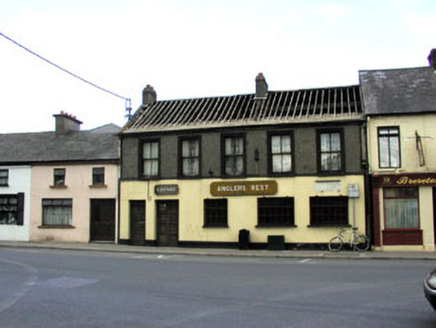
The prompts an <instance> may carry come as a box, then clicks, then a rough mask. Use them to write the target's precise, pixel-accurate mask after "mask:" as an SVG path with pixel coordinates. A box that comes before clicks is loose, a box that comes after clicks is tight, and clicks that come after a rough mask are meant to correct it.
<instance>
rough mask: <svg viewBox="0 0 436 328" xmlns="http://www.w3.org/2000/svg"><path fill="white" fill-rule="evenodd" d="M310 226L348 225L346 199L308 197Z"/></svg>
mask: <svg viewBox="0 0 436 328" xmlns="http://www.w3.org/2000/svg"><path fill="white" fill-rule="evenodd" d="M310 225H311V226H343V225H348V197H344V196H337V197H310Z"/></svg>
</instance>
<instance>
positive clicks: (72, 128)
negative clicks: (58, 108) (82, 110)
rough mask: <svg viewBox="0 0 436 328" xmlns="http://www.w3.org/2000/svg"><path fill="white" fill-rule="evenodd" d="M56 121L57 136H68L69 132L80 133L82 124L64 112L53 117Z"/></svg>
mask: <svg viewBox="0 0 436 328" xmlns="http://www.w3.org/2000/svg"><path fill="white" fill-rule="evenodd" d="M53 116H54V117H55V119H56V126H55V131H56V134H66V133H68V132H77V131H80V124H82V122H80V121H79V120H78V119H77V118H76V117H75V116H73V115H70V114H68V113H64V112H63V111H62V112H61V113H60V114H55V115H53Z"/></svg>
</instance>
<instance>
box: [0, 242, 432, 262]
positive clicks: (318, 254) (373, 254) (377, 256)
mask: <svg viewBox="0 0 436 328" xmlns="http://www.w3.org/2000/svg"><path fill="white" fill-rule="evenodd" d="M0 248H16V249H54V250H73V251H94V252H117V253H134V254H151V255H152V254H154V255H192V256H222V257H258V258H301V259H306V258H325V259H364V260H368V259H373V260H429V261H435V263H436V252H396V251H383V252H380V251H368V252H353V251H341V252H337V253H332V252H329V251H308V250H284V251H268V250H239V249H218V248H184V247H149V246H129V245H115V244H106V243H89V244H87V243H59V242H4V241H3V242H2V241H0Z"/></svg>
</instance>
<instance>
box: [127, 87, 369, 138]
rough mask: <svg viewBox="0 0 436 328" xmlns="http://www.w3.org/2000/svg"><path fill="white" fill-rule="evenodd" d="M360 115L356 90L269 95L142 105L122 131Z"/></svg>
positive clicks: (297, 91) (358, 94) (302, 91)
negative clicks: (257, 97) (259, 97)
mask: <svg viewBox="0 0 436 328" xmlns="http://www.w3.org/2000/svg"><path fill="white" fill-rule="evenodd" d="M361 113H362V105H361V100H360V91H359V86H349V87H340V88H323V89H308V90H295V91H270V92H268V96H267V98H266V99H255V97H254V95H252V94H251V95H236V96H225V97H209V98H196V99H184V100H167V101H157V102H155V103H152V104H148V105H143V106H142V107H141V108H140V110H139V111H138V113H135V115H134V118H133V119H132V120H131V121H130V122H129V123H128V125H126V127H125V129H124V131H125V132H135V131H137V130H144V129H145V130H146V129H154V128H158V127H159V128H162V129H171V130H172V129H177V128H185V127H186V128H189V127H190V126H191V127H194V126H200V125H201V126H203V125H214V126H215V125H220V124H224V123H226V124H253V123H254V122H256V123H262V122H264V121H265V122H273V121H274V122H279V121H280V122H281V121H293V120H294V121H301V120H311V119H316V118H323V117H341V116H350V115H355V114H361Z"/></svg>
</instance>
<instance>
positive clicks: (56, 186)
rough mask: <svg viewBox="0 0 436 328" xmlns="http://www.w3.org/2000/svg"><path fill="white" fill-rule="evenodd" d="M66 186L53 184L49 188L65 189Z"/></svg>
mask: <svg viewBox="0 0 436 328" xmlns="http://www.w3.org/2000/svg"><path fill="white" fill-rule="evenodd" d="M67 188H68V187H67V186H66V185H53V186H50V189H67Z"/></svg>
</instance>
